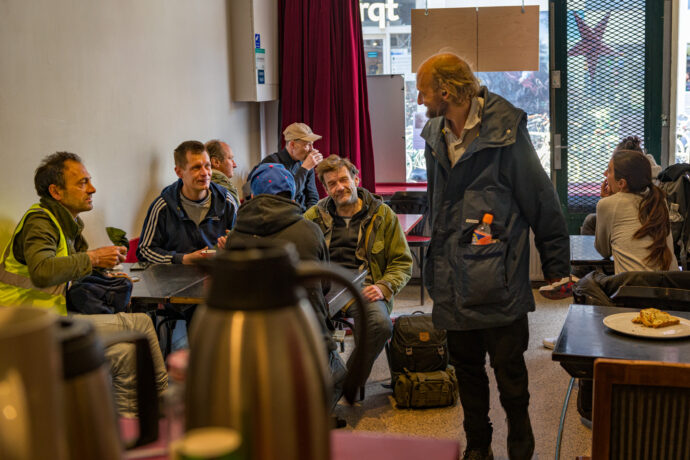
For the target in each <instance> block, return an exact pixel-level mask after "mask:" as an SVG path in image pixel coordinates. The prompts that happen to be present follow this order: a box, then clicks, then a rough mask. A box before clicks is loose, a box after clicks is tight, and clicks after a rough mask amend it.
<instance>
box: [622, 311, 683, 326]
mask: <svg viewBox="0 0 690 460" xmlns="http://www.w3.org/2000/svg"><path fill="white" fill-rule="evenodd" d="M632 322H633V323H638V324H642V325H643V326H646V327H653V328H658V327H666V326H673V325H674V324H678V323H680V319H678V318H676V317H675V316H671V315H669V314H668V313H666V312H665V311H661V310H657V309H656V308H645V309H644V310H640V314H639V315H637V316H636V317H634V318H633V319H632Z"/></svg>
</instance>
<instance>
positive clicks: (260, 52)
mask: <svg viewBox="0 0 690 460" xmlns="http://www.w3.org/2000/svg"><path fill="white" fill-rule="evenodd" d="M254 56H255V58H256V79H257V82H258V83H259V84H260V85H263V84H265V83H266V74H265V72H266V50H265V49H262V48H256V49H255V50H254Z"/></svg>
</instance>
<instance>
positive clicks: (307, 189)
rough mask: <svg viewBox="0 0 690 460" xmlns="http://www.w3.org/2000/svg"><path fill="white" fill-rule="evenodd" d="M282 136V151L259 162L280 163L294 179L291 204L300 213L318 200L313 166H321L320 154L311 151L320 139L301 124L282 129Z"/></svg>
mask: <svg viewBox="0 0 690 460" xmlns="http://www.w3.org/2000/svg"><path fill="white" fill-rule="evenodd" d="M283 136H284V137H285V148H283V150H281V151H280V152H277V153H272V154H270V155H268V156H267V157H266V158H264V159H263V160H261V163H280V164H282V165H283V166H285V169H287V170H288V171H290V172H291V173H292V175H293V176H294V177H295V202H296V203H297V204H299V205H300V206H301V208H302V212H304V211H306V210H307V209H309V208H311V207H312V206H314V205H315V204H316V202H317V201H319V192H318V191H317V190H316V183H315V182H314V167H316V165H318V164H319V163H321V160H323V155H321V153H319V151H318V150H316V149H315V148H314V142H316V141H318V140H319V139H321V136H319V135H318V134H314V132H313V131H312V130H311V128H310V127H309V126H307V125H306V124H304V123H293V124H291V125H290V126H288V127H287V128H285V131H283ZM257 166H258V165H257ZM254 169H256V167H254ZM252 172H254V171H253V170H252ZM250 176H251V173H250Z"/></svg>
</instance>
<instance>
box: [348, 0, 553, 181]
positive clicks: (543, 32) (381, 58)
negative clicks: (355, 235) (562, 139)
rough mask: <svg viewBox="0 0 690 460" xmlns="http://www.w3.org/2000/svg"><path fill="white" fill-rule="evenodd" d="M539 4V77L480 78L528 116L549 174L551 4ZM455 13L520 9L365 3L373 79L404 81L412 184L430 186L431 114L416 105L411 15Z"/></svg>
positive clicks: (406, 0) (491, 0) (436, 2)
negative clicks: (426, 131) (426, 132)
mask: <svg viewBox="0 0 690 460" xmlns="http://www.w3.org/2000/svg"><path fill="white" fill-rule="evenodd" d="M526 3H527V4H539V6H540V16H539V60H540V63H539V70H538V71H536V72H524V71H518V72H480V73H477V77H478V78H479V79H480V81H481V84H482V85H486V86H488V87H489V89H490V90H491V91H492V92H494V93H497V94H499V95H501V96H503V97H505V98H506V99H508V100H509V101H510V102H512V103H513V104H514V105H516V106H517V107H519V108H521V109H523V110H524V111H525V112H527V116H528V124H527V126H528V129H529V132H530V136H531V138H532V143H533V144H534V147H535V149H536V151H537V154H538V155H539V158H540V160H541V163H542V165H543V166H544V169H545V170H546V172H547V173H548V174H550V171H551V165H550V158H551V153H550V152H551V150H550V124H551V123H550V114H549V69H548V63H549V54H548V53H549V36H548V30H549V27H548V16H549V14H548V9H547V7H548V4H547V2H546V1H545V0H544V1H537V2H534V1H532V2H526ZM427 4H428V7H429V8H452V7H469V6H515V2H514V1H512V2H511V1H501V0H479V1H476V2H474V3H473V4H471V5H470V4H468V2H467V1H462V0H429V1H427V0H397V1H393V0H384V1H379V2H375V1H364V0H360V3H359V5H360V14H361V18H362V32H363V35H364V55H365V62H366V68H367V74H368V75H380V74H401V75H403V76H404V80H405V122H406V125H405V146H406V155H405V157H406V173H407V181H408V182H425V181H426V164H425V161H424V141H423V140H422V139H421V138H420V137H419V134H420V133H421V131H422V128H423V127H424V125H425V123H426V120H427V119H426V116H425V112H426V108H425V107H424V106H418V105H417V89H416V75H415V73H414V71H415V70H416V69H412V67H411V65H412V58H411V41H410V32H411V11H412V9H415V8H418V9H423V8H425V7H426V6H427Z"/></svg>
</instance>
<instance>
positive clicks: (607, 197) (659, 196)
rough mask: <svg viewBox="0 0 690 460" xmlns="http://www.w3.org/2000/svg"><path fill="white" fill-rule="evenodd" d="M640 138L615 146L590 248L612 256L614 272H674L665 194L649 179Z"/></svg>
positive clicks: (650, 169) (625, 140)
mask: <svg viewBox="0 0 690 460" xmlns="http://www.w3.org/2000/svg"><path fill="white" fill-rule="evenodd" d="M639 144H640V142H639V138H637V137H630V138H626V139H624V140H623V142H621V143H620V144H619V146H618V147H616V150H615V151H614V152H613V156H612V157H611V161H609V164H608V168H607V169H606V172H605V173H604V175H605V176H606V180H604V183H603V184H602V187H601V196H602V197H603V198H602V199H601V200H600V201H599V203H598V204H597V220H596V234H595V243H594V244H595V247H596V249H597V251H599V253H601V255H603V256H604V257H608V256H611V255H613V265H614V271H615V273H622V272H627V271H658V270H678V262H677V261H676V257H675V256H674V254H673V250H672V248H673V239H672V237H671V226H670V223H669V220H668V207H667V204H666V194H665V193H664V192H663V190H661V189H660V188H659V187H657V186H656V185H655V184H654V183H653V182H652V168H651V165H650V162H649V160H648V159H647V157H645V155H644V153H642V151H641V148H640V145H639Z"/></svg>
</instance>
